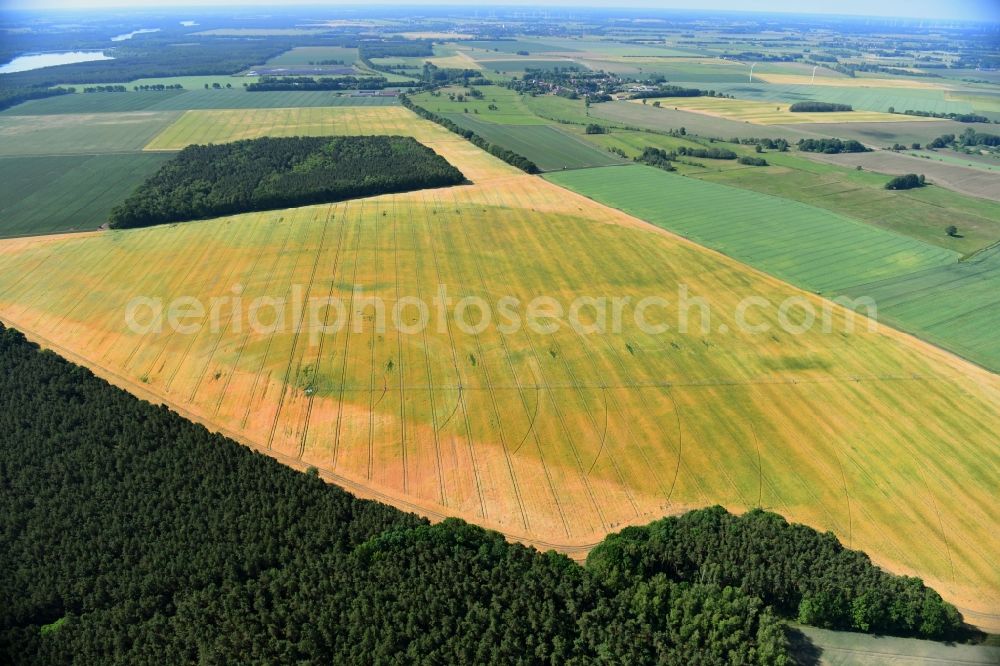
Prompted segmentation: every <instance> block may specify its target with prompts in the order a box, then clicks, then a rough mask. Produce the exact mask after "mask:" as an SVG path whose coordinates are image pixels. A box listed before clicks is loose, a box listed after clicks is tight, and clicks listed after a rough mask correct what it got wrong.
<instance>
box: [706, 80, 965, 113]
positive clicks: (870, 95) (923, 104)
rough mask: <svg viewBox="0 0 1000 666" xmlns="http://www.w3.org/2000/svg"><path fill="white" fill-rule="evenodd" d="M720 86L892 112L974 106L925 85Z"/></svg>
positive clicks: (753, 95)
mask: <svg viewBox="0 0 1000 666" xmlns="http://www.w3.org/2000/svg"><path fill="white" fill-rule="evenodd" d="M716 88H717V89H718V90H721V91H723V92H726V93H729V94H731V95H734V96H736V98H738V99H750V100H766V101H777V102H788V103H791V102H802V101H809V100H815V101H819V102H833V103H835V104H850V105H851V106H853V107H854V108H855V109H864V110H867V111H888V110H889V107H892V108H894V109H895V110H896V111H897V112H900V113H902V112H903V111H905V110H907V109H913V110H916V111H932V112H935V113H970V112H971V111H972V105H971V104H969V103H968V102H963V101H950V100H948V99H946V98H945V91H944V90H936V89H921V88H864V87H860V86H857V87H850V86H821V85H796V84H775V83H757V82H756V81H755V82H754V83H752V84H750V83H748V82H747V81H746V79H744V80H743V81H741V82H740V83H739V84H737V85H717V86H716Z"/></svg>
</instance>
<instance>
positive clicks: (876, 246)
mask: <svg viewBox="0 0 1000 666" xmlns="http://www.w3.org/2000/svg"><path fill="white" fill-rule="evenodd" d="M546 178H547V179H549V180H550V181H552V182H554V183H556V184H557V185H562V186H564V187H568V188H569V189H571V190H573V191H575V192H579V193H581V194H583V195H585V196H588V197H590V198H593V199H595V200H597V201H599V202H601V203H604V204H607V205H610V206H613V207H615V208H618V209H620V210H623V211H625V212H626V213H629V214H631V215H635V216H636V217H639V218H642V219H644V220H646V221H648V222H651V223H653V224H655V225H657V226H660V227H662V228H664V229H668V230H670V231H673V232H675V233H678V234H680V235H682V236H685V237H687V238H690V239H692V240H695V241H697V242H698V243H701V244H703V245H706V246H708V247H711V248H713V249H716V250H719V251H721V252H724V253H725V254H728V255H730V256H732V257H735V258H736V259H739V260H740V261H743V262H745V263H748V264H750V265H752V266H756V267H758V268H760V269H762V270H765V271H767V272H768V273H771V274H772V275H775V276H777V277H780V278H782V279H785V280H788V281H789V282H792V283H793V284H797V285H800V286H802V287H804V288H807V289H809V290H810V291H817V292H822V293H840V292H842V291H843V289H844V288H845V287H847V286H850V285H853V284H857V283H858V282H871V281H875V280H877V279H881V278H888V277H893V276H897V275H902V274H905V273H910V272H913V271H916V270H920V269H921V268H931V267H935V266H942V265H947V264H953V263H955V262H956V261H957V260H958V257H959V254H958V253H957V252H952V251H949V250H946V249H944V248H940V247H935V246H933V245H930V244H927V243H921V242H920V241H917V240H914V239H911V238H907V237H905V236H902V235H898V234H893V233H891V232H888V231H884V230H882V229H878V228H875V227H872V226H869V225H867V224H864V223H862V222H858V221H855V220H852V219H849V218H846V217H843V216H840V215H836V214H834V213H831V212H829V211H826V210H823V209H820V208H816V207H814V206H809V205H806V204H802V203H799V202H796V201H789V200H787V199H781V198H778V197H773V196H769V195H766V194H759V193H757V192H749V191H746V190H740V189H738V188H735V187H726V186H724V185H717V184H715V183H709V182H705V181H700V180H697V179H694V178H688V177H684V176H679V175H676V174H670V173H667V172H665V171H662V170H659V169H654V168H652V167H646V166H639V165H635V166H627V167H614V168H603V169H586V170H581V171H572V172H567V173H554V174H550V175H548V176H546Z"/></svg>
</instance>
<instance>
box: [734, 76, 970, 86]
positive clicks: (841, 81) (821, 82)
mask: <svg viewBox="0 0 1000 666" xmlns="http://www.w3.org/2000/svg"><path fill="white" fill-rule="evenodd" d="M753 76H754V79H759V80H761V81H766V82H767V83H776V84H785V85H814V86H835V87H838V88H918V89H924V90H947V89H948V88H950V87H954V84H952V85H949V84H947V83H938V82H935V81H925V80H921V79H919V78H917V77H909V78H894V79H879V78H868V77H861V76H858V77H850V76H817V77H816V78H815V79H813V77H811V76H809V75H807V74H769V73H765V72H760V73H757V72H754V75H753Z"/></svg>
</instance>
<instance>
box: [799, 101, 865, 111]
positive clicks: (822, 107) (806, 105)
mask: <svg viewBox="0 0 1000 666" xmlns="http://www.w3.org/2000/svg"><path fill="white" fill-rule="evenodd" d="M788 110H789V111H791V112H792V113H805V112H813V113H831V112H834V111H853V110H854V107H852V106H851V105H850V104H834V103H832V102H796V103H795V104H792V105H791V106H790V107H788Z"/></svg>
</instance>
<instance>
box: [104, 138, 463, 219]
mask: <svg viewBox="0 0 1000 666" xmlns="http://www.w3.org/2000/svg"><path fill="white" fill-rule="evenodd" d="M464 179H465V178H464V176H463V175H462V173H461V172H460V171H459V170H458V169H456V168H455V167H453V166H452V165H450V164H448V162H447V161H445V159H444V158H443V157H441V156H440V155H438V154H437V153H435V152H434V151H433V150H431V149H430V148H428V147H426V146H424V145H422V144H420V143H419V142H417V141H416V140H415V139H413V138H411V137H402V136H339V137H290V138H271V137H264V138H260V139H245V140H243V141H235V142H232V143H224V144H217V145H216V144H209V145H206V146H202V145H193V146H188V147H187V148H185V149H184V150H182V151H181V152H180V153H178V154H177V156H176V157H174V158H173V159H172V160H170V161H169V162H167V163H166V164H164V165H163V166H162V167H160V169H159V171H157V172H156V173H155V174H153V176H151V177H150V178H149V179H148V180H147V181H146V182H144V183H143V184H142V185H140V186H139V187H138V188H137V189H136V190H135V192H133V193H132V195H131V196H130V197H129V198H128V199H126V200H125V201H124V202H122V203H121V204H120V205H118V206H117V207H115V208H114V209H113V210H112V211H111V215H110V218H109V223H110V226H111V227H112V228H117V229H123V228H131V227H145V226H150V225H154V224H163V223H166V222H178V221H183V220H195V219H203V218H208V217H218V216H221V215H233V214H236V213H244V212H248V211H255V210H270V209H274V208H288V207H291V206H305V205H309V204H316V203H326V202H331V201H341V200H343V199H349V198H354V197H363V196H374V195H377V194H386V193H389V192H405V191H409V190H416V189H424V188H429V187H445V186H448V185H456V184H458V183H461V182H463V181H464Z"/></svg>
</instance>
